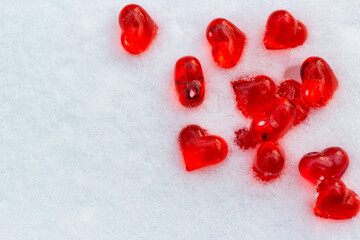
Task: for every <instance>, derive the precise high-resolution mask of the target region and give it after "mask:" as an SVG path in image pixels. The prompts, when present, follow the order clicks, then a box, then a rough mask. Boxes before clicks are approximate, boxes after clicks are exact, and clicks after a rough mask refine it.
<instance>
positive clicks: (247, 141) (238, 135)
mask: <svg viewBox="0 0 360 240" xmlns="http://www.w3.org/2000/svg"><path fill="white" fill-rule="evenodd" d="M260 142H261V138H260V137H258V136H256V135H255V134H253V133H252V132H251V131H250V130H249V129H246V128H241V129H239V130H238V131H236V132H235V143H236V144H237V145H238V146H239V148H241V149H249V148H254V147H255V146H256V145H257V144H258V143H260Z"/></svg>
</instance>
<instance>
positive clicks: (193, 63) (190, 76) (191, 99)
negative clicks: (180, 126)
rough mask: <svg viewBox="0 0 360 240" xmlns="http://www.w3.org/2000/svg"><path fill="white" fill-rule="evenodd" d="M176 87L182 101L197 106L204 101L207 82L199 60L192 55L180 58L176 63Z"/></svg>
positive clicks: (185, 104)
mask: <svg viewBox="0 0 360 240" xmlns="http://www.w3.org/2000/svg"><path fill="white" fill-rule="evenodd" d="M174 75H175V87H176V91H177V93H178V96H179V101H180V103H181V104H182V105H183V106H185V107H189V108H191V107H196V106H199V105H200V104H201V103H202V102H203V101H204V94H205V82H204V74H203V71H202V68H201V64H200V62H199V60H198V59H197V58H195V57H192V56H186V57H182V58H180V59H179V60H178V61H177V62H176V64H175V74H174Z"/></svg>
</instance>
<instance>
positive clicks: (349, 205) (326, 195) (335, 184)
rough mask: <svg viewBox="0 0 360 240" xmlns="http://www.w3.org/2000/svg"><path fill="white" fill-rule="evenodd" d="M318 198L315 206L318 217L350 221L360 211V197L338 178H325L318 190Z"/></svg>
mask: <svg viewBox="0 0 360 240" xmlns="http://www.w3.org/2000/svg"><path fill="white" fill-rule="evenodd" d="M316 190H317V192H318V194H319V195H318V197H317V199H316V202H315V206H314V213H315V215H316V216H319V217H322V218H332V219H349V218H352V217H355V216H356V215H357V214H358V212H359V210H360V198H359V196H358V195H357V194H356V193H355V192H354V191H352V190H351V189H348V188H347V187H346V186H345V184H344V183H343V182H342V181H341V180H339V179H336V178H325V179H324V180H322V181H321V182H320V184H319V185H318V186H317V188H316Z"/></svg>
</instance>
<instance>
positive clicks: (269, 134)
mask: <svg viewBox="0 0 360 240" xmlns="http://www.w3.org/2000/svg"><path fill="white" fill-rule="evenodd" d="M295 116H296V109H295V105H294V104H293V103H291V102H290V101H289V100H287V99H286V98H277V99H275V100H273V101H272V102H270V103H269V104H267V105H266V107H265V109H264V112H263V113H262V114H260V115H258V116H256V117H254V119H253V120H252V122H251V127H250V129H251V131H252V132H253V133H254V134H255V135H256V136H258V137H260V138H261V139H262V140H263V141H276V140H278V139H279V138H281V137H282V136H284V135H285V134H286V133H287V132H288V131H289V129H290V128H291V127H292V126H293V123H294V120H295Z"/></svg>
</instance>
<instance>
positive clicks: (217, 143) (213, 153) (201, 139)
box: [179, 125, 228, 171]
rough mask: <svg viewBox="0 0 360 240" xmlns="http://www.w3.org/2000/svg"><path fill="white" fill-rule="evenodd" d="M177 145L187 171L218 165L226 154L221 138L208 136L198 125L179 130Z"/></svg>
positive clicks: (224, 143) (226, 147)
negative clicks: (178, 144)
mask: <svg viewBox="0 0 360 240" xmlns="http://www.w3.org/2000/svg"><path fill="white" fill-rule="evenodd" d="M179 143H180V148H181V151H182V154H183V157H184V161H185V167H186V170H187V171H193V170H195V169H198V168H202V167H205V166H209V165H213V164H216V163H219V162H221V161H223V160H224V159H225V157H226V155H227V153H228V146H227V143H226V142H225V140H224V139H223V138H221V137H218V136H214V135H208V134H207V132H206V130H204V129H202V128H201V127H200V126H198V125H189V126H187V127H185V128H184V129H183V130H181V132H180V135H179Z"/></svg>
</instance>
